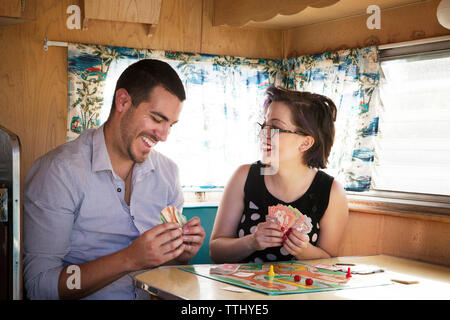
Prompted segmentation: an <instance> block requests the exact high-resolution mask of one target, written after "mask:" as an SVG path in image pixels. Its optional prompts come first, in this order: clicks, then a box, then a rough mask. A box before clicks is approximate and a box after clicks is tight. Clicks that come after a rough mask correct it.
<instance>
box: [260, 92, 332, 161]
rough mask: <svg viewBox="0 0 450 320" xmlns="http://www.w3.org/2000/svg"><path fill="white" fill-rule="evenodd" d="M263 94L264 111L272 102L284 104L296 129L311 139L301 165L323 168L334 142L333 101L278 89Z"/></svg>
mask: <svg viewBox="0 0 450 320" xmlns="http://www.w3.org/2000/svg"><path fill="white" fill-rule="evenodd" d="M266 93H267V99H266V101H265V103H264V108H265V109H267V108H268V107H269V105H270V104H271V103H272V102H282V103H284V104H285V105H286V106H288V107H289V109H290V110H291V114H292V121H293V123H294V124H295V125H296V126H297V127H298V130H299V131H302V132H305V133H306V134H307V135H309V136H312V137H313V138H314V144H313V145H312V147H311V148H309V149H308V150H307V151H306V152H305V154H304V159H303V160H304V162H305V164H306V165H308V166H309V167H312V168H319V169H324V168H326V166H327V163H328V156H329V155H330V151H331V147H332V145H333V142H334V132H335V129H334V121H336V113H337V109H336V106H335V104H334V102H333V101H332V100H331V99H330V98H328V97H326V96H323V95H320V94H316V93H311V92H302V91H292V90H286V89H282V88H279V87H269V88H268V89H267V92H266ZM264 111H265V110H264Z"/></svg>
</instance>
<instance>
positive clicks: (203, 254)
mask: <svg viewBox="0 0 450 320" xmlns="http://www.w3.org/2000/svg"><path fill="white" fill-rule="evenodd" d="M216 213H217V206H204V207H203V206H202V207H185V208H183V215H185V216H186V218H187V219H188V220H190V219H192V218H193V217H199V218H200V221H201V225H202V227H203V229H205V232H206V236H205V240H204V241H203V245H202V247H201V248H200V250H199V251H198V253H197V254H196V255H195V257H194V258H193V259H192V260H191V261H190V264H212V263H214V262H213V261H212V260H211V257H210V256H209V238H210V237H211V232H212V229H213V226H214V220H215V219H216Z"/></svg>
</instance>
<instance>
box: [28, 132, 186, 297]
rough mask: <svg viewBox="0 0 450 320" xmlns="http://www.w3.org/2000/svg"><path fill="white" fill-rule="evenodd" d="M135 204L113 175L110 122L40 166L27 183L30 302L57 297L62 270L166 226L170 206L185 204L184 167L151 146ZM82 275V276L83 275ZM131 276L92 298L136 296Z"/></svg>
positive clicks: (137, 176)
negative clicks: (163, 220)
mask: <svg viewBox="0 0 450 320" xmlns="http://www.w3.org/2000/svg"><path fill="white" fill-rule="evenodd" d="M132 177H133V178H132V189H131V190H132V192H131V199H130V205H129V206H128V205H127V204H126V202H125V200H124V196H125V182H124V181H123V180H122V178H120V177H119V176H117V175H116V174H115V173H114V170H113V168H112V166H111V161H110V159H109V155H108V152H107V150H106V144H105V137H104V134H103V126H102V127H100V128H99V129H96V130H94V129H93V130H88V131H86V132H84V133H83V134H82V135H81V136H80V137H79V138H78V139H76V140H74V141H71V142H67V143H65V144H63V145H61V146H59V147H57V148H56V149H54V150H52V151H50V152H49V153H47V154H45V155H44V156H42V157H41V158H39V159H38V160H36V162H35V163H34V164H33V167H32V168H31V170H30V171H29V172H28V174H27V177H26V179H25V182H24V195H23V208H24V246H23V250H24V251H23V253H24V283H25V288H26V291H27V295H28V297H29V298H30V299H58V298H59V295H58V280H59V275H60V273H61V270H62V269H63V268H64V267H65V266H67V265H70V264H81V263H84V262H88V261H92V260H95V259H97V258H100V257H102V256H105V255H107V254H111V253H114V252H117V251H119V250H121V249H123V248H126V247H127V246H129V245H130V243H131V242H132V241H133V240H135V239H136V238H137V237H138V236H139V235H140V234H142V233H144V232H145V231H147V230H148V229H150V228H152V227H154V226H156V225H158V224H160V218H159V213H160V212H161V210H162V209H163V208H164V207H166V206H175V207H177V208H178V209H180V210H181V209H182V207H183V194H182V191H181V187H180V183H179V175H178V168H177V166H176V164H175V163H174V162H173V161H172V160H170V159H169V158H167V157H165V156H163V155H162V154H160V153H159V152H157V151H156V150H151V152H150V154H149V156H148V158H147V159H146V160H145V161H144V162H143V163H141V164H136V165H135V166H134V169H133V175H132ZM82 276H83V275H82V274H81V277H82ZM139 297H140V295H139V290H137V289H135V287H134V286H133V283H132V279H131V277H130V276H128V275H126V276H124V277H122V278H120V279H118V280H117V281H115V282H113V283H111V284H109V285H108V286H106V287H104V288H103V289H100V290H99V291H97V292H95V293H94V294H92V295H90V296H88V297H86V299H136V298H139Z"/></svg>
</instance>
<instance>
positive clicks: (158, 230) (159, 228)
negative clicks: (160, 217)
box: [145, 222, 180, 237]
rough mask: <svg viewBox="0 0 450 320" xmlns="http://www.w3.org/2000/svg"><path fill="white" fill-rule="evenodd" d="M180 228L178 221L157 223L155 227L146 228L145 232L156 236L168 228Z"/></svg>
mask: <svg viewBox="0 0 450 320" xmlns="http://www.w3.org/2000/svg"><path fill="white" fill-rule="evenodd" d="M175 229H180V226H179V225H178V223H174V222H166V223H161V224H159V225H157V226H156V227H153V228H151V229H150V230H147V231H146V232H145V233H147V234H148V235H149V236H150V237H158V236H159V235H161V234H163V233H165V232H167V231H169V230H175Z"/></svg>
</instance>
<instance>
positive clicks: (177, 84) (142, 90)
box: [111, 59, 186, 112]
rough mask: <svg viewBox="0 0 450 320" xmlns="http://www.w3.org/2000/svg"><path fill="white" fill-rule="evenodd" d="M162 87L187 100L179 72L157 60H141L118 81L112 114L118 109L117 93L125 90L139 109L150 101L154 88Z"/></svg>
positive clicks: (130, 67)
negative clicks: (139, 106)
mask: <svg viewBox="0 0 450 320" xmlns="http://www.w3.org/2000/svg"><path fill="white" fill-rule="evenodd" d="M157 86H162V87H163V88H164V89H166V90H167V91H169V92H170V93H172V94H173V95H175V96H176V97H178V99H180V101H184V100H185V99H186V93H185V91H184V86H183V83H182V82H181V79H180V77H179V76H178V74H177V72H176V71H175V70H174V69H173V68H172V67H171V66H170V65H169V64H168V63H166V62H163V61H160V60H155V59H144V60H140V61H138V62H136V63H133V64H132V65H130V66H128V68H126V69H125V71H124V72H122V74H121V75H120V77H119V80H117V84H116V89H115V90H114V97H113V102H112V107H111V112H113V111H114V110H115V108H116V91H117V90H118V89H121V88H124V89H126V90H127V92H128V94H129V95H130V96H131V102H132V103H133V105H134V106H135V107H137V106H138V105H139V104H140V103H141V102H143V101H148V99H149V98H150V92H151V91H152V90H153V88H155V87H157Z"/></svg>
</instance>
